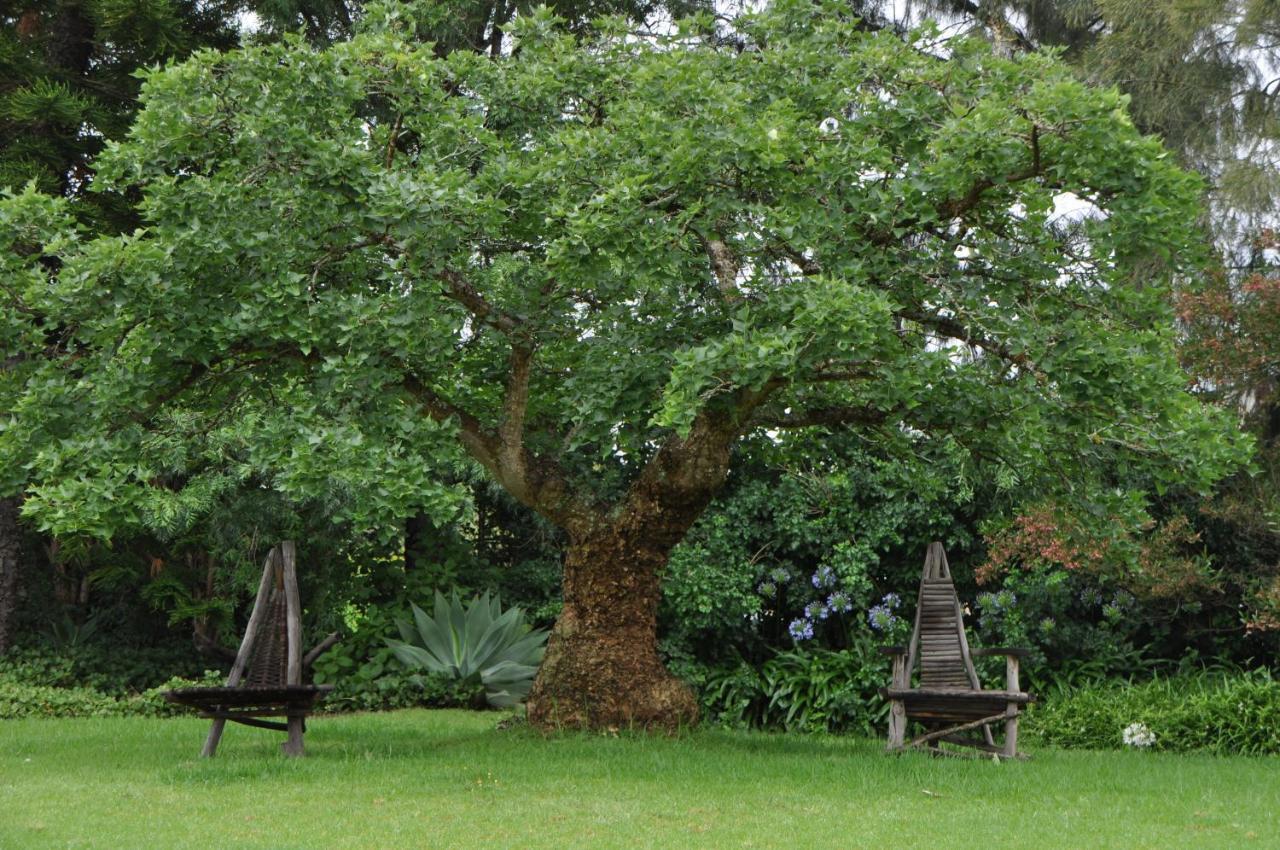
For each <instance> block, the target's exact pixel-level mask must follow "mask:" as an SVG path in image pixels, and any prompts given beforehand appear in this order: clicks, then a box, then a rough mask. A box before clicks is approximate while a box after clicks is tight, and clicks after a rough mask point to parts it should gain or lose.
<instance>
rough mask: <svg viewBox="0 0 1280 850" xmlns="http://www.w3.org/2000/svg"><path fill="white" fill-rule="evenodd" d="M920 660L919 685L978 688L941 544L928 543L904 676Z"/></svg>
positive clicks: (955, 688) (961, 616) (965, 688)
mask: <svg viewBox="0 0 1280 850" xmlns="http://www.w3.org/2000/svg"><path fill="white" fill-rule="evenodd" d="M917 660H918V661H919V662H920V684H919V686H920V687H921V688H945V689H949V690H976V689H979V688H981V685H980V684H979V683H978V674H977V673H976V672H975V671H974V669H973V659H972V658H971V657H970V656H969V641H968V640H966V638H965V634H964V616H963V612H962V610H961V608H960V599H959V598H958V597H957V596H956V588H955V585H954V584H952V583H951V567H950V565H949V564H948V563H947V553H946V551H944V550H943V548H942V544H941V543H937V542H934V543H930V544H929V551H928V553H927V554H926V555H925V559H924V572H923V574H922V575H921V577H920V595H919V598H918V601H917V604H916V622H915V627H914V628H913V629H912V631H911V645H910V646H909V647H908V648H907V676H908V677H910V676H911V672H912V671H913V670H915V667H916V661H917Z"/></svg>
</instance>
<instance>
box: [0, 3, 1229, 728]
mask: <svg viewBox="0 0 1280 850" xmlns="http://www.w3.org/2000/svg"><path fill="white" fill-rule="evenodd" d="M367 16H368V22H369V27H368V29H367V31H366V32H365V33H364V34H362V35H358V36H356V37H355V38H353V39H352V40H350V41H348V42H343V43H338V44H335V45H333V46H331V47H328V48H325V49H317V48H315V47H312V46H309V45H307V44H305V43H304V42H302V41H301V40H300V39H298V38H289V39H286V40H285V41H284V42H283V43H281V44H276V45H266V46H258V47H253V48H249V49H244V50H239V51H233V52H229V53H216V52H201V53H198V54H196V55H195V56H193V57H192V58H191V59H190V60H189V61H187V62H184V63H182V64H180V65H175V66H172V67H169V68H167V69H165V70H162V71H156V72H154V73H151V74H150V75H149V76H148V78H147V80H146V83H145V86H144V91H143V102H144V105H145V108H144V109H143V111H142V113H141V114H140V115H139V117H138V119H137V121H136V123H135V125H134V127H133V129H132V130H131V132H130V134H129V137H128V139H127V140H125V141H124V142H122V143H119V144H113V145H111V146H110V148H109V150H108V151H107V152H106V153H105V154H104V156H103V157H102V158H101V159H100V160H99V162H98V174H99V182H100V183H101V184H102V185H103V186H104V187H106V188H110V187H119V188H124V187H136V188H137V189H138V190H139V191H140V192H141V193H142V195H141V196H142V198H143V200H142V204H141V207H140V209H141V213H142V216H143V217H144V219H145V222H146V224H145V226H144V227H143V228H141V229H139V230H137V231H136V232H133V233H129V234H126V235H122V236H118V237H116V236H106V237H96V238H80V236H79V235H78V233H77V229H76V226H75V224H74V218H73V216H72V215H71V211H72V207H71V205H69V204H68V203H67V202H66V201H65V200H56V199H51V198H47V197H44V196H42V195H40V194H38V193H37V192H35V191H34V190H31V189H29V190H27V191H25V192H22V193H19V194H17V195H12V196H10V197H7V198H6V199H5V200H4V201H3V204H2V205H0V238H2V239H3V241H4V244H5V245H6V247H7V248H8V249H9V250H8V251H7V252H6V254H5V258H4V260H3V262H4V264H5V267H4V269H3V273H4V275H5V279H6V281H7V283H6V286H5V298H6V310H5V314H4V325H3V346H4V351H3V354H4V356H5V357H6V358H8V359H9V360H11V361H12V362H14V363H16V364H19V365H20V368H15V369H12V370H10V371H9V372H7V373H5V377H4V380H5V382H6V385H5V387H4V388H3V390H4V392H5V393H6V395H7V396H8V397H9V398H12V399H13V402H12V404H11V405H8V409H9V410H11V411H12V412H11V413H10V415H9V417H8V419H7V421H6V422H5V424H4V428H3V430H2V431H0V453H3V455H4V457H5V460H6V463H5V469H6V470H7V471H8V472H9V477H8V480H7V481H6V486H8V487H10V488H12V487H15V486H17V485H18V484H19V483H20V482H19V481H18V480H17V479H18V477H19V476H20V475H21V474H22V472H25V474H26V476H27V477H28V478H29V480H30V482H31V483H30V486H29V493H30V498H29V499H28V502H27V508H26V510H27V511H28V512H29V513H30V514H32V515H33V516H35V517H36V519H37V521H39V522H40V523H41V524H42V525H43V527H45V528H47V529H49V530H52V531H56V532H69V531H80V532H83V531H85V530H86V529H90V530H93V531H95V532H96V533H99V534H102V535H109V534H110V533H111V532H112V531H113V530H114V529H115V528H117V527H119V526H120V525H121V524H122V523H127V522H128V521H130V518H131V517H132V516H136V514H137V512H138V511H141V510H146V509H150V508H148V505H152V504H153V503H154V502H155V500H156V499H158V498H159V499H172V498H176V497H177V496H175V495H174V494H175V492H176V493H180V492H181V490H182V488H183V487H184V486H186V487H192V486H195V484H196V483H197V482H201V481H207V480H208V479H207V477H202V476H200V475H198V474H197V475H193V474H191V463H190V458H191V457H192V456H193V455H195V454H200V453H205V454H206V455H208V454H209V453H210V452H211V451H212V452H213V454H214V455H216V453H217V448H216V447H217V446H219V445H220V443H218V442H217V441H212V442H211V441H209V440H208V435H209V434H210V433H211V432H216V431H217V429H219V428H225V427H242V428H250V429H251V431H252V440H250V441H248V444H247V445H245V446H244V448H243V451H244V452H247V453H248V456H249V459H248V460H246V459H245V458H244V457H243V456H240V455H236V456H227V457H224V458H223V459H222V460H225V461H226V462H227V463H229V464H231V465H232V466H237V468H240V469H245V468H249V467H252V468H254V469H259V470H262V471H264V476H265V480H267V481H269V482H270V484H271V486H276V487H281V488H285V489H289V488H294V489H295V490H296V491H297V492H299V493H302V492H305V491H307V490H308V489H309V488H313V487H314V486H315V485H316V482H317V481H321V480H324V481H329V480H333V479H335V478H336V479H345V480H346V481H348V482H349V484H350V486H353V487H358V488H360V496H361V498H360V499H358V500H357V501H356V507H355V508H353V510H354V511H355V512H356V513H357V514H358V518H359V519H361V520H362V521H363V522H365V523H367V524H369V525H370V526H376V525H377V523H378V521H379V518H380V517H390V516H403V515H404V509H405V505H406V500H408V499H410V498H412V494H414V493H421V492H430V491H431V489H432V487H433V484H432V479H431V471H432V469H433V466H434V465H437V464H440V463H452V462H454V460H455V459H456V458H457V457H458V452H459V450H461V451H463V452H465V453H466V455H468V456H470V457H471V458H472V459H474V460H475V461H477V462H478V463H479V464H480V465H482V466H483V467H484V468H485V469H486V470H487V471H488V472H489V474H490V475H491V476H492V477H493V479H494V480H495V481H497V482H498V483H499V484H500V485H501V486H502V487H504V488H505V489H506V490H507V491H508V492H510V493H511V494H512V495H513V496H514V497H515V498H517V499H518V500H520V501H521V502H523V503H525V504H526V505H528V506H530V507H531V508H533V509H534V510H536V511H538V512H539V513H541V514H542V515H543V516H545V517H547V518H548V519H549V520H551V521H552V522H554V523H556V524H557V525H559V526H561V527H563V528H565V529H566V530H567V531H568V533H569V540H570V553H569V555H568V558H567V561H566V571H567V572H566V586H565V590H566V609H565V611H566V613H565V614H564V615H562V617H561V622H560V624H559V625H558V627H557V631H556V633H555V634H554V635H553V638H552V642H551V644H550V646H549V649H548V656H547V658H548V662H547V665H544V670H543V674H542V675H541V676H540V680H539V685H538V686H537V687H535V691H534V695H533V700H534V701H533V703H532V704H531V709H532V710H533V711H534V714H535V716H537V717H541V718H543V719H549V715H547V714H545V713H540V712H544V711H546V710H547V708H548V706H550V705H551V704H553V703H554V704H557V705H560V706H561V710H562V711H565V712H568V713H567V714H565V715H564V717H567V718H568V719H569V721H570V722H574V723H577V722H582V723H588V724H594V723H611V722H616V721H617V720H618V719H619V717H620V716H621V717H626V716H631V717H634V718H638V719H639V720H640V721H641V722H651V721H652V722H664V721H666V722H679V721H680V720H682V719H688V716H689V707H688V701H687V699H684V698H683V697H680V696H679V695H678V694H676V693H675V691H673V690H672V689H671V688H670V687H668V686H667V685H666V684H662V683H659V682H658V679H659V678H660V674H659V673H658V672H656V671H660V669H661V668H660V665H659V664H658V662H657V660H656V656H654V655H653V652H652V643H653V608H654V606H656V595H657V585H656V575H657V574H658V572H659V571H660V569H661V567H662V565H663V564H664V563H665V560H666V556H667V554H668V553H669V551H670V548H671V547H672V546H674V545H675V544H676V543H677V542H678V541H679V540H680V538H681V537H682V536H683V534H684V532H685V531H686V530H687V529H688V527H689V525H690V524H691V523H692V522H693V521H694V520H695V519H696V518H697V516H698V514H699V513H700V512H701V510H702V509H703V508H704V507H705V506H706V504H707V502H708V500H709V499H710V498H711V495H712V494H713V493H714V492H715V489H716V488H717V487H718V486H719V485H720V484H721V483H722V482H723V480H724V477H725V475H726V474H727V471H728V468H729V465H730V463H731V458H732V451H733V446H734V444H735V443H736V442H738V441H739V440H741V439H744V438H755V439H760V440H771V441H774V442H778V443H781V444H784V445H785V444H786V441H787V439H788V438H787V434H788V432H789V431H790V430H792V429H812V428H836V427H849V428H856V429H860V430H861V431H862V432H863V433H865V435H866V438H867V439H869V440H875V441H879V442H881V443H884V444H891V445H894V446H898V447H901V448H903V449H905V450H910V448H911V447H912V446H913V445H919V444H921V443H923V442H941V443H944V444H946V445H949V446H952V447H954V448H955V450H956V451H959V452H962V453H965V454H967V455H969V456H971V457H972V458H973V459H974V460H975V462H981V463H983V464H984V465H985V468H987V469H990V470H993V472H992V474H995V475H998V476H1003V480H1004V481H1005V482H1006V485H1007V486H1010V487H1014V486H1017V487H1023V488H1027V489H1028V490H1059V491H1072V490H1076V489H1087V488H1096V487H1106V486H1109V483H1110V482H1111V481H1112V478H1111V476H1112V475H1113V474H1114V472H1115V470H1116V469H1117V468H1128V469H1130V470H1132V471H1133V472H1134V474H1140V475H1143V476H1147V477H1148V478H1149V479H1150V480H1152V481H1153V482H1156V483H1159V482H1167V481H1171V480H1174V479H1179V480H1183V481H1189V482H1190V483H1192V484H1195V483H1197V482H1199V483H1206V484H1207V483H1208V482H1211V481H1212V480H1214V479H1215V478H1216V477H1217V476H1218V475H1220V474H1222V472H1223V471H1225V470H1226V469H1228V468H1229V467H1230V466H1231V464H1233V463H1235V462H1236V461H1238V460H1239V459H1240V457H1241V455H1242V447H1241V446H1240V445H1238V443H1237V442H1235V441H1234V440H1233V437H1232V434H1233V430H1232V428H1231V427H1230V423H1229V422H1228V421H1227V420H1226V419H1225V417H1222V416H1219V415H1216V414H1214V413H1213V412H1212V411H1210V410H1208V409H1206V408H1204V407H1202V406H1201V405H1200V404H1199V403H1198V402H1197V401H1196V400H1195V399H1194V398H1192V397H1191V396H1190V395H1189V394H1187V393H1186V392H1185V388H1184V383H1185V381H1184V378H1183V376H1182V373H1181V372H1180V370H1179V369H1178V368H1177V363H1176V360H1175V356H1174V349H1173V335H1172V330H1171V328H1172V320H1171V310H1170V307H1169V304H1168V299H1167V288H1168V285H1169V283H1170V281H1171V280H1172V279H1173V278H1174V277H1175V276H1177V275H1179V274H1182V273H1184V272H1185V271H1186V270H1187V269H1188V267H1189V261H1191V260H1193V259H1194V254H1195V252H1196V250H1197V243H1196V240H1195V237H1194V234H1193V233H1190V232H1189V231H1188V228H1187V227H1186V223H1187V221H1189V220H1191V219H1193V218H1194V217H1195V214H1196V203H1197V198H1198V194H1199V184H1198V181H1197V180H1196V179H1195V178H1194V177H1192V176H1190V175H1188V174H1186V173H1184V172H1182V171H1180V170H1179V169H1178V168H1177V167H1176V166H1174V165H1173V164H1172V163H1171V162H1170V161H1169V159H1168V157H1167V154H1166V153H1165V151H1164V149H1163V148H1162V147H1161V146H1160V144H1159V143H1158V142H1156V141H1155V140H1152V139H1149V138H1144V137H1143V136H1142V135H1141V134H1140V133H1139V132H1138V131H1137V130H1136V129H1135V128H1134V126H1133V124H1132V122H1131V121H1130V120H1129V118H1128V117H1127V116H1126V113H1125V99H1124V98H1123V97H1122V96H1121V95H1119V94H1118V93H1116V92H1114V91H1095V90H1090V89H1088V88H1086V87H1084V86H1083V85H1081V84H1080V83H1078V82H1077V81H1075V80H1074V79H1073V78H1072V76H1071V74H1070V73H1069V71H1068V70H1067V69H1065V68H1064V67H1063V66H1061V65H1060V64H1058V63H1057V62H1056V61H1055V60H1054V59H1053V58H1051V57H1049V56H1046V55H1041V54H1030V55H1022V56H1016V57H1013V58H1003V57H1000V56H997V55H994V54H993V53H992V52H991V51H990V50H989V49H988V48H987V47H985V46H983V45H982V44H980V43H977V42H973V41H962V40H961V41H957V40H950V41H944V40H942V39H940V38H938V37H936V36H935V35H934V34H932V33H931V32H929V31H928V30H925V31H921V32H918V33H915V34H913V35H911V36H910V37H908V38H906V39H902V38H899V37H897V36H895V35H892V34H890V33H869V32H866V31H865V28H863V27H861V26H859V23H858V21H857V20H856V19H853V18H850V17H848V16H846V15H845V14H844V13H843V12H842V11H841V7H840V6H839V5H838V4H837V5H834V6H822V5H815V4H811V3H800V2H780V3H777V4H775V5H774V6H773V7H772V8H771V9H769V10H768V11H766V12H763V13H760V14H750V15H744V16H742V17H740V18H739V19H738V20H736V21H735V23H734V27H735V31H734V32H733V33H732V34H731V37H726V34H725V33H724V32H723V31H717V30H716V29H715V28H714V27H713V26H712V25H711V22H710V20H709V19H705V18H703V19H697V18H695V19H692V20H690V21H688V22H686V23H684V24H682V25H681V26H680V27H679V28H678V30H677V31H675V32H673V33H672V34H670V35H666V36H654V35H646V36H639V35H636V34H634V33H632V32H631V31H630V28H629V27H628V25H627V24H626V23H625V22H624V21H622V20H620V19H615V20H612V21H605V22H602V23H600V24H599V25H598V30H597V32H596V33H595V34H593V35H591V36H589V37H586V38H582V37H578V36H576V35H574V34H570V33H566V32H564V31H563V30H562V29H561V28H560V27H558V26H557V23H556V20H555V19H554V18H553V17H552V15H551V14H550V13H548V12H546V11H539V12H535V13H533V14H530V15H528V16H526V17H523V18H520V19H518V20H517V21H516V26H515V29H514V33H515V38H516V47H515V49H514V50H513V51H511V52H510V53H509V54H505V55H499V56H483V55H480V54H477V53H473V52H454V53H449V54H448V55H445V56H439V55H438V54H437V52H436V51H434V50H433V49H432V47H431V45H424V44H420V43H417V42H415V41H414V40H412V39H411V38H409V37H407V31H406V30H405V29H404V28H403V27H402V26H401V25H400V24H399V22H398V17H397V15H396V13H395V9H394V7H381V8H380V9H375V10H372V11H369V12H368V13H367ZM37 355H38V356H37ZM228 423H234V426H232V425H230V424H228ZM246 423H247V424H246ZM218 460H219V459H218V458H217V457H206V461H207V463H208V467H209V468H210V469H214V468H219V466H220V464H219V462H218ZM15 471H22V472H18V473H16V474H15ZM175 473H182V474H181V475H176V474H175ZM375 481H376V482H382V483H379V484H378V485H376V486H371V485H370V483H369V482H375ZM361 482H363V484H362V483H361ZM157 494H159V495H157ZM606 542H607V544H608V545H606ZM575 547H576V548H577V552H578V554H577V555H575V553H574V551H575ZM633 599H634V600H638V601H628V600H633ZM606 632H608V633H611V634H614V635H615V636H616V635H622V637H621V638H616V640H617V641H618V642H619V646H617V647H615V648H614V649H608V650H601V649H600V646H601V645H602V644H605V643H608V640H606V639H605V638H604V637H603V635H604V634H605V633H606ZM615 649H616V650H617V652H615V651H614V650H615ZM624 649H626V650H627V651H629V652H630V653H631V654H632V655H635V656H636V657H640V658H641V661H637V662H634V663H631V662H628V663H629V664H630V665H631V666H628V664H620V663H614V662H617V661H618V659H619V658H620V657H621V656H620V655H619V654H618V653H619V652H621V651H622V650H624ZM641 650H643V651H641ZM593 653H597V654H596V655H593ZM637 653H639V654H638V655H637ZM636 664H642V666H643V668H644V669H642V670H641V669H640V668H638V667H636V666H635V665H636ZM557 681H559V682H561V683H567V684H563V686H562V687H560V688H559V689H557V687H556V682H557ZM592 683H595V684H592ZM645 688H649V691H648V692H647V695H646V693H640V692H641V691H642V690H643V689H645ZM610 689H612V690H613V691H615V692H621V693H620V694H619V696H620V698H619V699H616V700H615V701H613V702H609V701H608V700H600V699H598V698H599V696H600V693H602V692H603V691H608V690H610ZM587 694H591V699H590V700H588V699H587ZM591 700H596V702H592V703H591V706H588V707H583V706H587V704H588V702H591ZM574 705H577V706H579V707H580V708H581V711H580V712H579V713H576V714H575V713H573V712H574V711H576V709H573V706H574ZM592 706H593V707H592ZM628 706H629V707H628ZM646 711H649V712H650V713H648V714H646V713H645V712H646ZM619 712H622V714H621V715H620V714H619ZM627 712H632V714H630V715H628V714H627Z"/></svg>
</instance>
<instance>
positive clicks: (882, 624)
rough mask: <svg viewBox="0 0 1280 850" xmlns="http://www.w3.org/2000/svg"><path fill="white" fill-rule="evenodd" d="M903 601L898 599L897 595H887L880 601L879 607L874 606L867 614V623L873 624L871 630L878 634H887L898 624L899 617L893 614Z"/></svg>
mask: <svg viewBox="0 0 1280 850" xmlns="http://www.w3.org/2000/svg"><path fill="white" fill-rule="evenodd" d="M901 603H902V600H901V599H899V598H898V594H896V593H888V594H885V597H884V598H883V599H881V600H880V604H879V605H874V606H872V608H871V610H870V611H868V612H867V622H868V623H870V624H871V628H873V629H875V630H876V631H878V632H887V631H889V630H890V629H892V628H893V627H894V626H896V625H897V624H898V615H897V614H894V613H893V612H894V611H895V610H897V608H898V606H899V605H900V604H901Z"/></svg>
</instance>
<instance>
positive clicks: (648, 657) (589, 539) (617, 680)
mask: <svg viewBox="0 0 1280 850" xmlns="http://www.w3.org/2000/svg"><path fill="white" fill-rule="evenodd" d="M736 428H737V425H736V421H735V420H734V419H732V418H729V417H719V418H717V417H714V416H711V415H704V416H702V417H700V418H699V420H698V422H697V423H695V425H694V427H693V429H692V430H691V432H690V434H689V436H688V437H685V438H682V439H674V440H672V441H670V442H668V443H667V444H666V445H665V446H663V448H662V449H661V450H659V451H658V452H657V454H656V455H655V456H654V457H653V459H652V460H651V461H650V462H649V463H648V464H647V465H646V467H645V469H644V471H643V472H642V473H641V475H640V476H639V478H638V479H637V480H636V481H635V483H634V484H633V485H632V486H631V488H630V490H629V491H628V494H627V497H626V498H625V499H624V500H623V502H622V503H621V504H620V505H619V506H618V508H617V509H616V510H615V511H612V512H610V513H609V514H608V515H604V516H597V517H595V518H593V519H586V520H584V521H579V522H571V523H566V525H567V528H566V530H567V531H568V534H569V548H568V551H567V552H566V553H565V563H564V609H563V610H562V611H561V614H560V617H559V619H558V620H556V625H555V628H554V629H553V630H552V632H551V638H550V640H548V641H547V654H546V658H545V659H544V660H543V662H542V666H541V667H540V668H539V669H538V678H537V680H536V681H535V682H534V684H533V690H532V691H531V692H530V693H529V702H528V706H529V722H530V723H532V724H534V725H535V726H540V727H542V728H544V729H555V728H585V729H609V728H619V729H622V728H643V729H668V730H674V729H677V728H679V727H682V726H691V725H693V724H695V723H697V721H698V702H697V700H696V699H695V698H694V695H693V691H692V690H690V688H689V687H688V686H687V685H685V684H684V683H683V682H681V681H680V680H678V679H676V678H675V677H674V676H672V675H671V674H670V673H668V672H667V670H666V668H665V667H664V666H663V664H662V661H661V659H660V658H659V657H658V629H657V620H658V601H659V599H660V597H661V577H662V571H663V569H664V568H665V567H666V565H667V560H668V559H669V558H670V556H671V550H672V549H674V548H675V547H676V544H678V543H679V542H680V541H681V540H683V539H684V536H685V534H686V533H687V532H688V531H689V528H690V527H691V526H692V525H693V523H694V522H695V521H696V520H697V519H698V517H699V516H700V515H701V514H702V512H703V511H704V510H706V507H707V505H708V504H710V503H711V498H712V496H714V495H715V492H716V491H717V490H718V489H719V488H720V485H721V484H723V483H724V480H725V478H726V477H727V475H728V472H729V455H730V450H731V446H732V442H733V437H734V435H735V434H736Z"/></svg>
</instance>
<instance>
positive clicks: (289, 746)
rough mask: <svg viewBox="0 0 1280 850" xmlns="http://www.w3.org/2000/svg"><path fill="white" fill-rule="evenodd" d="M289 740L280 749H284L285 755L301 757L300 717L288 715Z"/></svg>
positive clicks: (298, 715)
mask: <svg viewBox="0 0 1280 850" xmlns="http://www.w3.org/2000/svg"><path fill="white" fill-rule="evenodd" d="M288 725H289V738H288V740H286V741H285V742H284V743H283V744H281V747H282V748H283V749H284V753H285V755H288V756H300V755H303V754H304V752H303V747H302V728H303V727H302V715H300V714H290V715H289V724H288Z"/></svg>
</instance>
